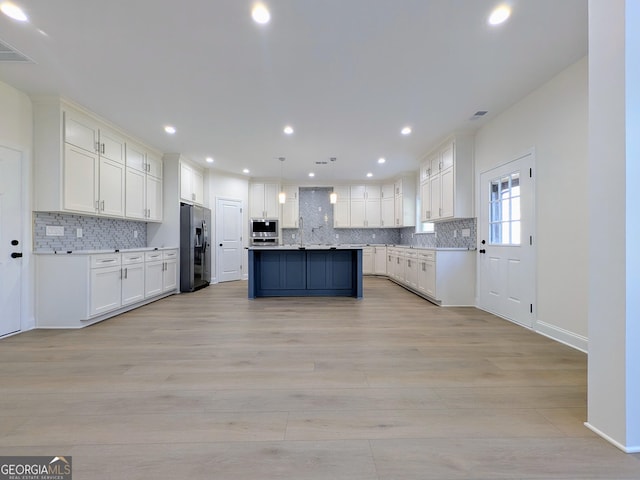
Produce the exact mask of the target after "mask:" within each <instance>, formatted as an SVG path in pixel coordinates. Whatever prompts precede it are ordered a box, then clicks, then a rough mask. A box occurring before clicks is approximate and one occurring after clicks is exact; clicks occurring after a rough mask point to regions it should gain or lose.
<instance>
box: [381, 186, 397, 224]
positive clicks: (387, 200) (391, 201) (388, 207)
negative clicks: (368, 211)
mask: <svg viewBox="0 0 640 480" xmlns="http://www.w3.org/2000/svg"><path fill="white" fill-rule="evenodd" d="M394 190H395V186H394V184H393V183H388V184H384V185H382V188H381V190H380V226H381V227H395V215H396V211H395V192H394Z"/></svg>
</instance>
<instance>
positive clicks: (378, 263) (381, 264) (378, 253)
mask: <svg viewBox="0 0 640 480" xmlns="http://www.w3.org/2000/svg"><path fill="white" fill-rule="evenodd" d="M373 273H374V274H375V275H386V274H387V247H385V246H376V247H373Z"/></svg>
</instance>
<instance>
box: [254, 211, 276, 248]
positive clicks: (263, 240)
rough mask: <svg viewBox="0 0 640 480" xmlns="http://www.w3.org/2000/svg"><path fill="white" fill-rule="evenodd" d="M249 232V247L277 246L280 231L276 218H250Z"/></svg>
mask: <svg viewBox="0 0 640 480" xmlns="http://www.w3.org/2000/svg"><path fill="white" fill-rule="evenodd" d="M249 230H250V232H251V245H253V246H259V245H264V246H266V245H278V243H279V237H280V231H279V229H278V219H277V218H252V219H251V220H250V225H249Z"/></svg>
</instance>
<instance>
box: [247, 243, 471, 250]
mask: <svg viewBox="0 0 640 480" xmlns="http://www.w3.org/2000/svg"><path fill="white" fill-rule="evenodd" d="M366 247H390V248H400V249H406V250H432V251H433V250H435V251H460V252H466V251H470V250H475V248H464V247H413V246H411V245H391V244H387V245H385V244H383V243H376V244H374V243H367V244H364V243H355V244H347V243H345V244H335V245H329V244H310V245H302V246H300V245H299V244H291V245H272V246H253V247H248V249H249V250H278V249H279V250H300V249H304V250H330V249H335V250H353V249H358V248H366Z"/></svg>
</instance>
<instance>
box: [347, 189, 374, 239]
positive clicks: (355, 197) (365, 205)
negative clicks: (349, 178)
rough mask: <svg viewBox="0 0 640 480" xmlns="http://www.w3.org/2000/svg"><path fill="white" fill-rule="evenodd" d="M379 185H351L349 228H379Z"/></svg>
mask: <svg viewBox="0 0 640 480" xmlns="http://www.w3.org/2000/svg"><path fill="white" fill-rule="evenodd" d="M380 200H381V198H380V185H352V186H351V189H350V202H351V205H350V208H351V227H352V228H362V227H368V228H372V227H380V223H381V219H380Z"/></svg>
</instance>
